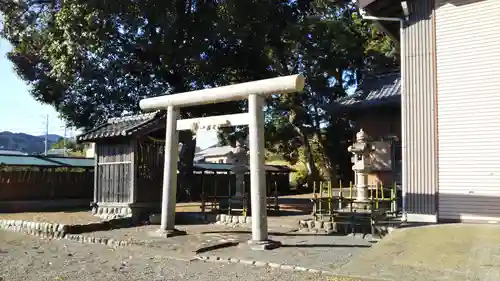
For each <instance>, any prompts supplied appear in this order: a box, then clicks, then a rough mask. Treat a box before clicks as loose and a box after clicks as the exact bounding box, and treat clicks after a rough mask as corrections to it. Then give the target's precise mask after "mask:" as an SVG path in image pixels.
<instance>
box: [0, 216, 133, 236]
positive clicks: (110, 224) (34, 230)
mask: <svg viewBox="0 0 500 281" xmlns="http://www.w3.org/2000/svg"><path fill="white" fill-rule="evenodd" d="M130 225H132V221H131V220H130V219H128V218H123V219H113V220H108V221H102V222H91V223H87V224H73V225H64V224H58V223H47V222H32V221H24V220H0V229H5V230H11V231H16V232H27V233H31V234H41V233H46V234H51V235H52V236H64V235H66V234H81V233H85V232H94V231H101V230H110V229H115V228H120V227H126V226H130Z"/></svg>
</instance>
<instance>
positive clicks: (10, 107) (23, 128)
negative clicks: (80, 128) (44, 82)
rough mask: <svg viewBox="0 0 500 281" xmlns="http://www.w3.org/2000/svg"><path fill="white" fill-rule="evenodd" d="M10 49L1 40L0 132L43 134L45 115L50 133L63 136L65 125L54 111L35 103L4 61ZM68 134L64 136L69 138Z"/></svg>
mask: <svg viewBox="0 0 500 281" xmlns="http://www.w3.org/2000/svg"><path fill="white" fill-rule="evenodd" d="M11 49H12V46H11V45H10V44H9V42H7V41H6V40H5V39H2V38H0V132H2V131H11V132H15V133H19V132H22V133H26V134H30V135H43V134H45V129H46V123H47V122H46V119H47V116H48V120H49V122H48V124H49V126H48V127H49V130H48V131H49V133H50V134H59V135H64V122H63V121H61V120H59V118H58V117H57V112H56V111H55V110H54V108H53V107H51V106H48V105H42V104H41V103H39V102H37V101H36V100H35V99H34V98H33V97H32V96H31V95H30V94H29V92H28V86H27V85H26V84H25V83H24V82H23V81H22V80H21V79H20V78H19V77H18V76H17V74H16V73H15V71H14V69H13V66H12V64H11V63H10V61H9V60H8V59H7V53H8V52H9V51H10V50H11ZM69 131H70V130H69V129H68V132H67V134H66V135H67V136H70V135H71V133H70V132H69Z"/></svg>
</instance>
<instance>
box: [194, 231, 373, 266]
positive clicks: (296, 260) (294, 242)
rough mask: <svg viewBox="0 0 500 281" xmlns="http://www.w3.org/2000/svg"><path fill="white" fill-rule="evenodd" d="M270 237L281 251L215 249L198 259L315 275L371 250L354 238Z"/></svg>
mask: <svg viewBox="0 0 500 281" xmlns="http://www.w3.org/2000/svg"><path fill="white" fill-rule="evenodd" d="M270 234H271V235H270V237H269V238H270V239H272V240H275V241H279V242H281V243H282V247H280V248H278V249H274V250H272V251H266V252H262V251H253V250H249V249H248V248H247V247H246V246H245V243H242V245H239V246H238V247H232V248H222V249H217V250H213V251H210V252H207V253H204V254H201V255H200V256H205V257H207V256H212V257H220V258H224V259H229V258H235V259H236V258H237V259H241V260H249V261H259V262H266V263H271V264H281V265H287V266H292V267H301V268H307V269H316V270H319V271H333V270H334V269H336V268H340V267H341V266H343V265H345V264H346V263H348V262H349V261H350V260H351V259H352V258H353V257H356V256H358V255H360V254H362V253H363V251H366V250H367V249H368V248H370V247H371V246H372V244H371V243H370V242H369V241H368V240H367V239H363V238H361V237H357V236H334V235H328V236H327V235H323V236H320V235H311V234H301V233H297V232H288V233H270Z"/></svg>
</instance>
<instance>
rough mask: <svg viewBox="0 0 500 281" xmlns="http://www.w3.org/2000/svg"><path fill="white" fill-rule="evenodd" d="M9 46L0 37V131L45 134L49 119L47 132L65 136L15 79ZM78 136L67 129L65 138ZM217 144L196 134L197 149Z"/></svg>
mask: <svg viewBox="0 0 500 281" xmlns="http://www.w3.org/2000/svg"><path fill="white" fill-rule="evenodd" d="M11 49H12V46H11V45H10V44H9V42H8V41H6V40H5V39H2V38H0V132H3V131H11V132H15V133H19V132H22V133H26V134H30V135H43V134H45V123H46V121H45V120H46V116H47V115H48V116H49V133H50V134H58V135H61V136H63V135H64V122H63V121H62V120H60V119H59V118H58V117H57V116H58V114H57V112H56V111H55V109H54V108H53V107H51V106H49V105H44V104H41V103H39V102H37V101H36V100H35V99H34V98H33V97H32V96H31V95H30V94H29V91H28V90H29V88H28V86H27V85H26V84H25V83H24V82H23V81H22V80H21V79H20V78H19V77H18V76H17V74H16V73H15V71H14V69H13V66H12V64H11V63H10V61H9V60H8V59H7V53H8V52H9V51H10V50H11ZM75 134H77V132H75V131H74V130H71V129H68V130H67V133H66V136H68V137H69V136H74V135H75ZM216 142H217V133H216V132H213V131H209V132H205V131H202V132H200V134H199V135H198V144H197V145H198V146H199V147H201V148H206V147H208V146H211V145H213V144H215V143H216Z"/></svg>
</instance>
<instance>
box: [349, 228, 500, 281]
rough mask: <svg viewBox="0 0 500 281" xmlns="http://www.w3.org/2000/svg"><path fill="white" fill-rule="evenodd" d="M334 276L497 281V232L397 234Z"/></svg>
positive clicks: (419, 230)
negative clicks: (339, 274) (343, 274)
mask: <svg viewBox="0 0 500 281" xmlns="http://www.w3.org/2000/svg"><path fill="white" fill-rule="evenodd" d="M340 271H341V272H342V273H346V274H355V275H363V276H376V277H379V278H384V279H389V280H408V281H410V280H416V281H420V280H440V281H441V280H443V281H445V280H449V281H462V280H463V281H466V280H467V281H468V280H481V281H490V280H491V281H493V280H500V226H497V225H473V224H442V225H433V226H426V227H412V228H404V229H398V230H396V231H394V232H393V233H392V234H390V235H389V236H387V237H386V238H384V239H383V240H382V241H381V242H379V243H378V244H376V245H374V246H373V247H372V248H371V249H370V250H368V251H366V252H364V253H363V254H362V255H359V256H357V257H356V258H355V259H353V260H352V261H351V262H350V263H349V264H347V265H346V266H344V267H343V268H341V269H340Z"/></svg>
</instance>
